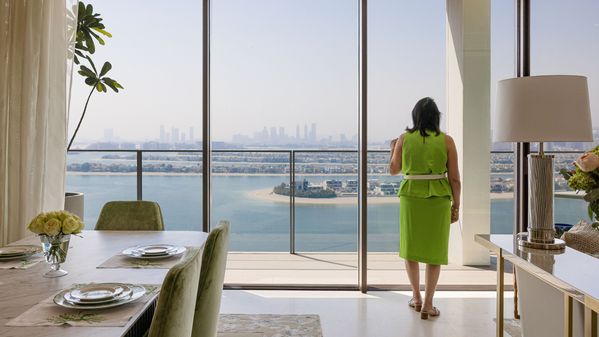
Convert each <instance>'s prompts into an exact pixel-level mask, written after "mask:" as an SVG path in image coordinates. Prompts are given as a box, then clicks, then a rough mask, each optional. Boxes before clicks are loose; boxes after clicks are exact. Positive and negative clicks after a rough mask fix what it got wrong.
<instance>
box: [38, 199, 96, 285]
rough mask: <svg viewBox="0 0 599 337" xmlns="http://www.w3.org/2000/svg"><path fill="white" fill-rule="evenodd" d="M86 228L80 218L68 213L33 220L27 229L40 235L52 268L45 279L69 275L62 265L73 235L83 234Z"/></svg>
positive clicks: (61, 212)
mask: <svg viewBox="0 0 599 337" xmlns="http://www.w3.org/2000/svg"><path fill="white" fill-rule="evenodd" d="M84 227H85V225H84V224H83V221H81V219H80V218H79V217H78V216H76V215H75V214H73V213H70V212H67V211H56V212H48V213H40V214H39V215H38V216H36V217H35V218H33V220H31V222H30V223H29V225H28V226H27V228H28V229H29V230H30V231H32V232H33V233H35V234H37V235H39V237H40V240H41V242H42V250H43V251H44V256H45V258H46V262H48V263H49V264H50V268H51V269H50V271H48V272H47V273H45V274H44V276H45V277H59V276H64V275H66V274H67V273H68V272H67V271H66V270H63V269H61V268H60V264H61V263H63V262H65V260H66V258H67V251H68V250H69V240H70V238H71V234H79V233H81V231H82V230H83V228H84Z"/></svg>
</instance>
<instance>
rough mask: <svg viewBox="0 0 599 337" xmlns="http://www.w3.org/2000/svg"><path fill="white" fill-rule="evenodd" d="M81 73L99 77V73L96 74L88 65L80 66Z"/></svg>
mask: <svg viewBox="0 0 599 337" xmlns="http://www.w3.org/2000/svg"><path fill="white" fill-rule="evenodd" d="M79 73H80V74H81V75H84V76H87V77H94V78H95V77H97V76H96V75H97V74H96V72H94V71H91V69H89V68H88V67H86V66H81V67H80V68H79Z"/></svg>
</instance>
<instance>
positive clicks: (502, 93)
mask: <svg viewBox="0 0 599 337" xmlns="http://www.w3.org/2000/svg"><path fill="white" fill-rule="evenodd" d="M493 140H494V141H499V142H539V152H538V153H535V154H529V155H528V174H529V179H530V180H529V185H528V186H529V189H528V204H529V226H528V233H519V235H518V238H519V240H518V242H519V244H520V245H522V246H525V247H530V248H540V249H563V248H564V247H565V244H564V242H563V241H562V240H557V239H554V236H555V224H554V221H553V194H554V182H553V174H554V169H553V156H552V155H547V154H545V153H544V151H543V142H591V141H593V130H592V126H591V112H590V106H589V92H588V85H587V78H586V77H584V76H570V75H550V76H529V77H518V78H510V79H506V80H502V81H499V82H498V84H497V98H496V106H495V130H494V132H493Z"/></svg>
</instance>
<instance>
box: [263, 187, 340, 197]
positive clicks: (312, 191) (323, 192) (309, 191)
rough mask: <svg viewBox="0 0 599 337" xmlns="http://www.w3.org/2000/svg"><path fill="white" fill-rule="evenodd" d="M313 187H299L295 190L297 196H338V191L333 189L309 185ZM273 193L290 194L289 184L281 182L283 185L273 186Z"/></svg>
mask: <svg viewBox="0 0 599 337" xmlns="http://www.w3.org/2000/svg"><path fill="white" fill-rule="evenodd" d="M309 187H312V188H306V189H303V188H302V189H297V188H296V191H295V196H296V197H299V198H314V199H325V198H326V199H330V198H337V193H335V191H333V190H329V189H324V188H322V187H321V186H309ZM272 191H273V193H275V194H279V195H285V196H289V194H290V193H291V191H290V188H289V185H287V184H285V183H281V185H278V186H275V187H274V188H273V190H272Z"/></svg>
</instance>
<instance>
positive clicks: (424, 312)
mask: <svg viewBox="0 0 599 337" xmlns="http://www.w3.org/2000/svg"><path fill="white" fill-rule="evenodd" d="M439 315H441V311H439V309H437V308H436V307H433V308H432V309H431V310H422V311H421V312H420V319H428V317H429V316H430V317H437V316H439Z"/></svg>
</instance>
